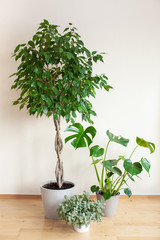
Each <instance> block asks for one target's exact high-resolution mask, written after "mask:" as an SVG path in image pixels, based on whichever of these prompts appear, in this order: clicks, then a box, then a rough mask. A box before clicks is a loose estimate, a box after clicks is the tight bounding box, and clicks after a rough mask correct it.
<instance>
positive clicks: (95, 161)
mask: <svg viewBox="0 0 160 240" xmlns="http://www.w3.org/2000/svg"><path fill="white" fill-rule="evenodd" d="M100 161H102V159H96V160H94V163H93V162H92V164H97V163H99V162H100Z"/></svg>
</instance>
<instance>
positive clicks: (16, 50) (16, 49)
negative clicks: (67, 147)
mask: <svg viewBox="0 0 160 240" xmlns="http://www.w3.org/2000/svg"><path fill="white" fill-rule="evenodd" d="M20 46H21V44H18V45H17V47H16V48H15V49H14V53H16V52H18V50H19V49H20Z"/></svg>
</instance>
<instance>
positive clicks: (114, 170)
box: [65, 123, 155, 217]
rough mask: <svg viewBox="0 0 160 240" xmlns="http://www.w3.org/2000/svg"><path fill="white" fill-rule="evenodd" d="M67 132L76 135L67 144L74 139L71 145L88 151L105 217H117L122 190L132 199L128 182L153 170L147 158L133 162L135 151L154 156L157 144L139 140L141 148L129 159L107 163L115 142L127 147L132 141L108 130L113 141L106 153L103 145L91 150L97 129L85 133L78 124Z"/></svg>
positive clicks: (110, 139)
mask: <svg viewBox="0 0 160 240" xmlns="http://www.w3.org/2000/svg"><path fill="white" fill-rule="evenodd" d="M66 131H69V132H74V134H72V135H70V136H69V137H67V138H66V139H65V142H68V141H69V140H71V139H72V142H71V144H72V146H73V147H74V148H75V149H77V148H81V147H86V146H87V147H88V149H89V153H90V157H91V158H92V164H93V166H94V169H95V172H96V176H97V180H98V186H97V185H93V186H92V187H91V191H92V192H96V194H97V199H103V200H104V202H105V203H106V207H105V209H104V216H108V217H111V216H114V215H115V214H116V209H117V205H118V200H119V195H120V190H122V189H123V190H124V193H125V194H126V195H127V196H128V197H131V195H132V192H131V190H130V188H129V187H128V180H131V181H133V182H134V181H135V177H139V174H140V173H141V172H142V170H143V169H144V170H146V171H147V172H148V173H149V170H150V167H151V164H150V162H149V161H148V160H147V159H146V158H144V157H141V158H140V159H138V161H134V162H133V161H132V156H133V154H134V152H135V150H136V149H137V148H138V147H145V148H148V149H149V150H150V153H153V152H154V151H155V145H154V143H152V142H148V141H146V140H144V139H143V138H139V137H137V138H136V143H137V145H136V146H135V148H134V149H133V151H132V153H131V154H130V155H129V157H126V156H119V157H118V158H117V159H109V160H107V151H108V147H109V145H110V143H111V142H114V143H118V144H121V145H122V146H124V147H127V145H128V143H129V139H126V138H124V137H122V136H116V135H114V134H113V133H111V132H110V131H109V130H107V131H106V134H107V137H108V139H109V140H108V142H107V144H106V148H105V149H104V148H101V147H100V146H99V145H94V146H91V144H92V142H93V139H94V137H95V135H96V129H95V128H94V127H93V126H90V127H88V128H86V129H84V128H83V126H82V125H81V124H80V123H75V124H73V125H71V126H69V127H68V128H67V129H66ZM97 164H101V166H102V168H101V174H99V172H98V168H97ZM124 185H126V187H124Z"/></svg>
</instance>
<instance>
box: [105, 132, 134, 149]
mask: <svg viewBox="0 0 160 240" xmlns="http://www.w3.org/2000/svg"><path fill="white" fill-rule="evenodd" d="M106 134H107V136H108V138H109V140H110V141H111V142H116V143H119V144H121V145H123V146H124V147H127V145H128V143H129V139H127V138H124V137H122V136H115V135H114V134H113V133H111V132H110V131H109V130H107V132H106Z"/></svg>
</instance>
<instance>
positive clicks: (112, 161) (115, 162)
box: [107, 159, 117, 166]
mask: <svg viewBox="0 0 160 240" xmlns="http://www.w3.org/2000/svg"><path fill="white" fill-rule="evenodd" d="M107 161H108V162H109V163H110V164H111V165H112V166H115V165H116V164H117V160H116V159H112V160H107Z"/></svg>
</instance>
